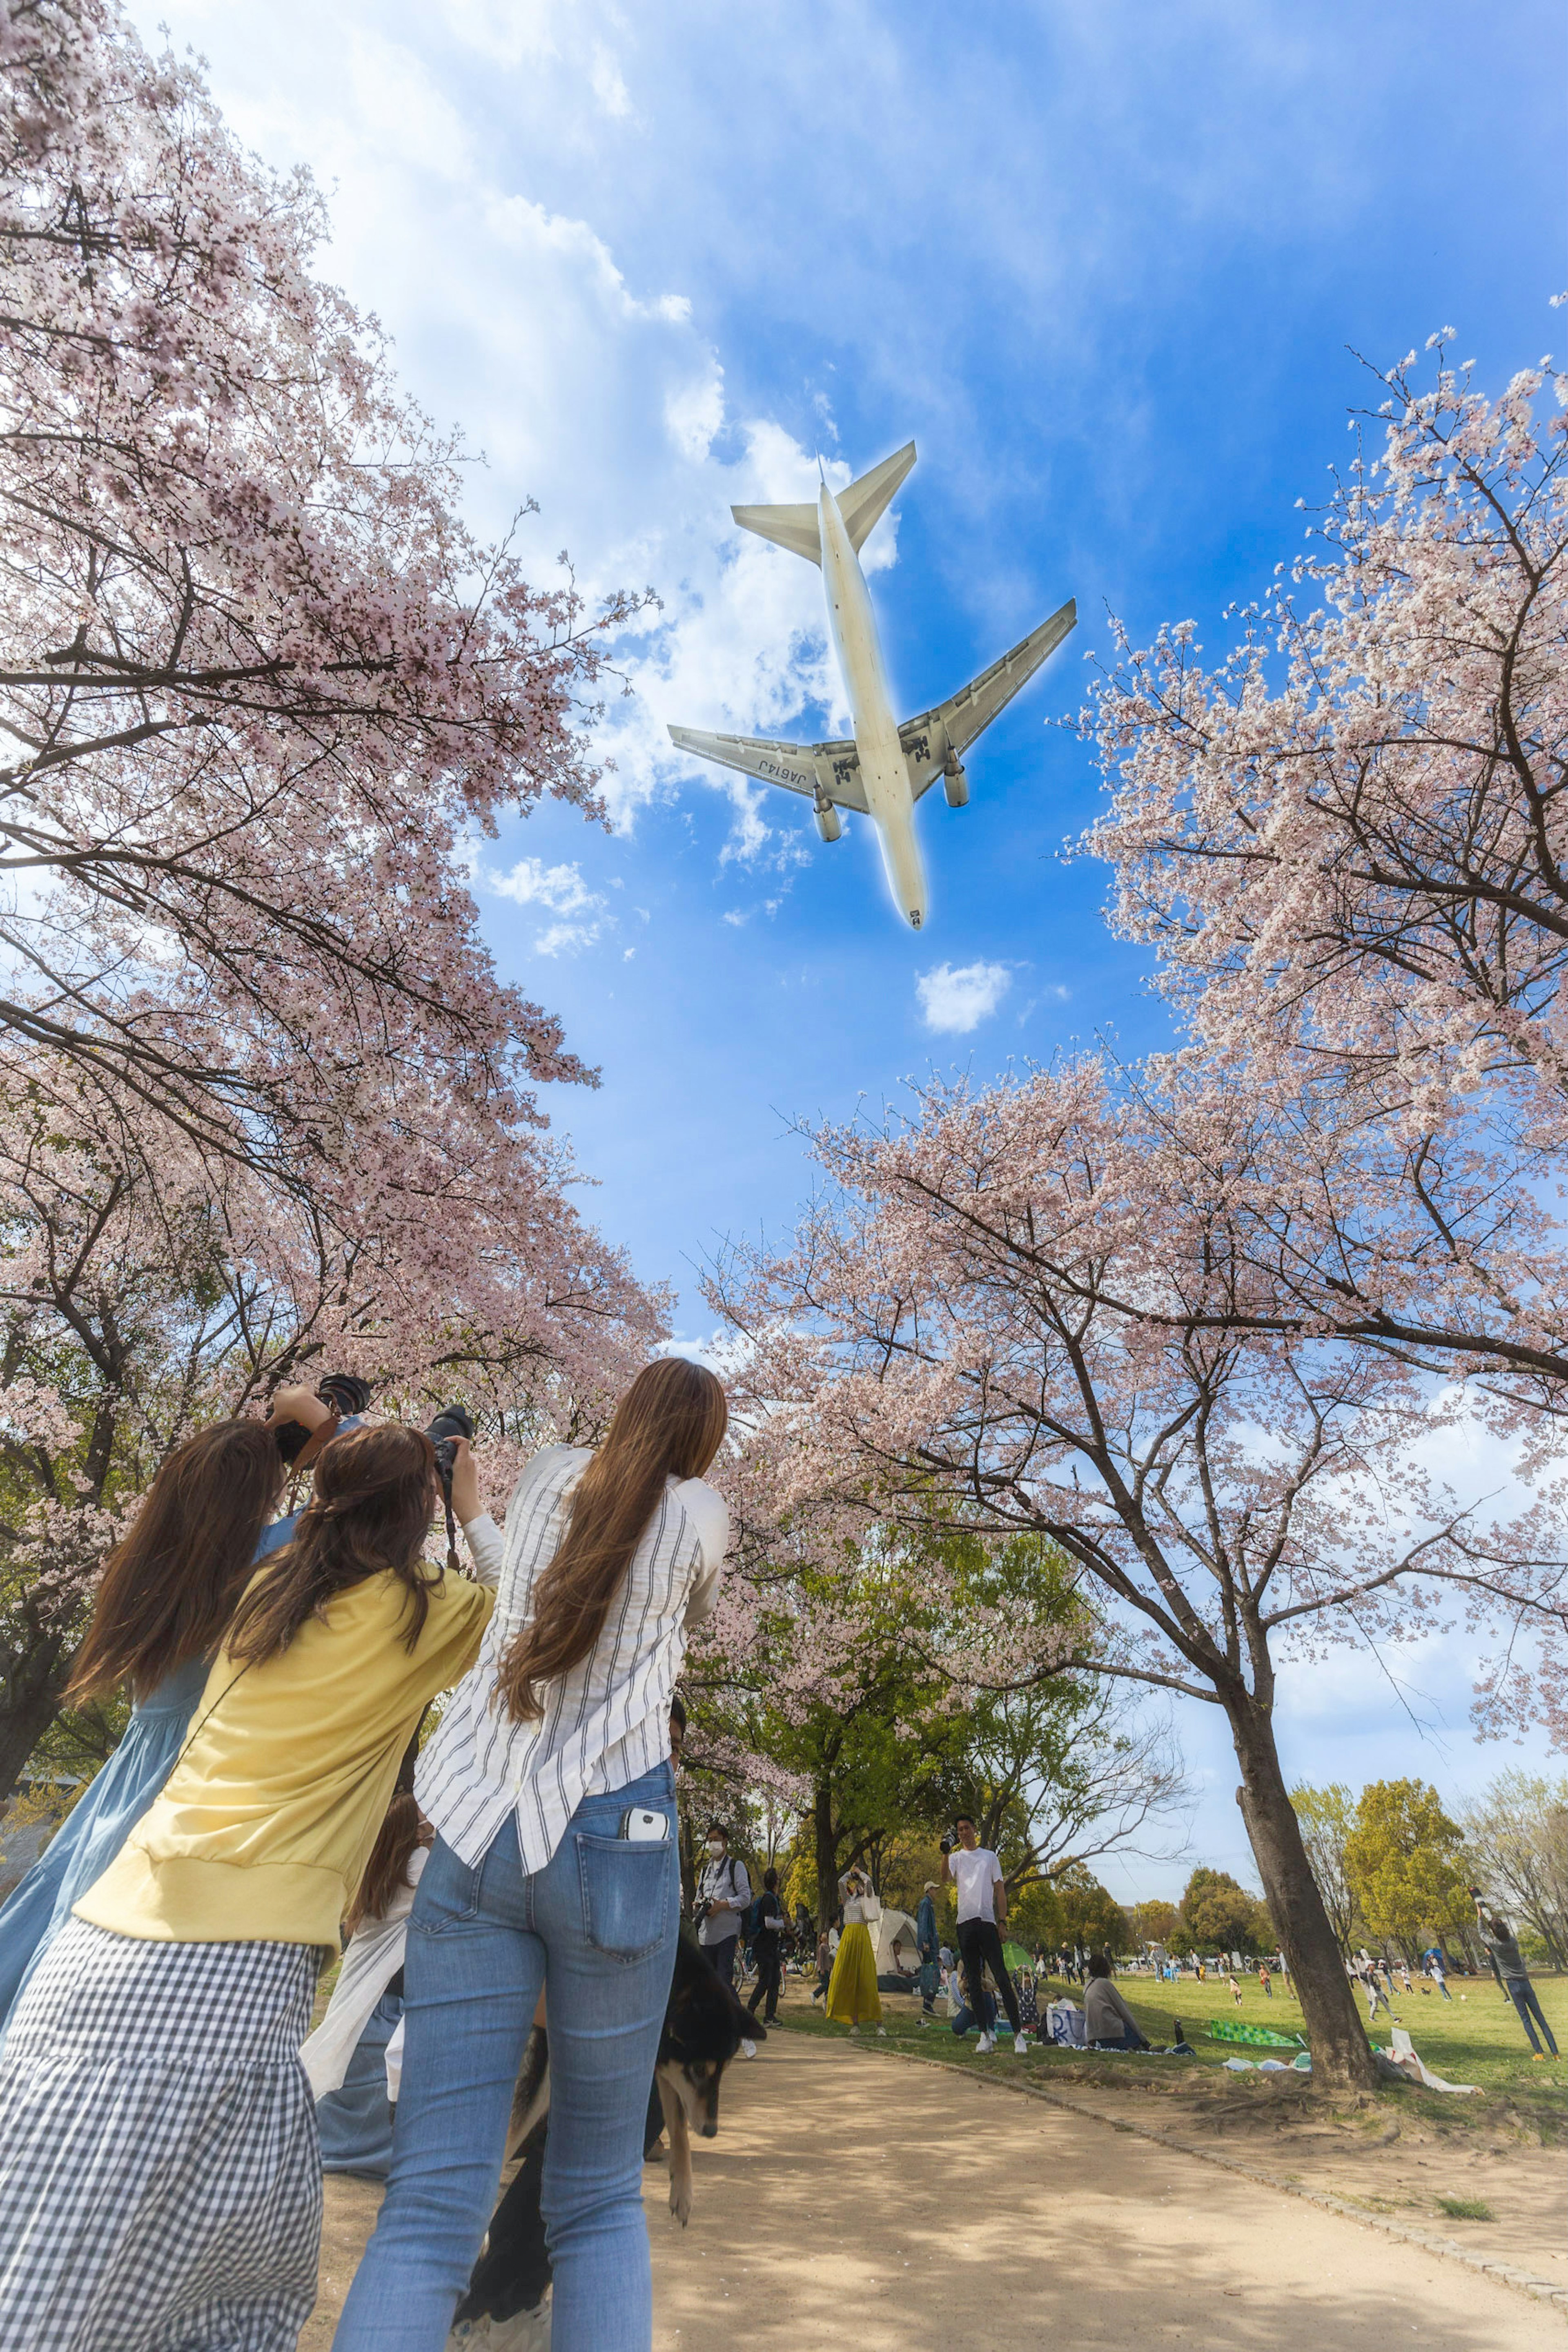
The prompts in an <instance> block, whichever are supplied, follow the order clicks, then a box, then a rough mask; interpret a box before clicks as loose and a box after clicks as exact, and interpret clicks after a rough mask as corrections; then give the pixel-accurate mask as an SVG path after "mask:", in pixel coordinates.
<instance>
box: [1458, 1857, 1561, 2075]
mask: <svg viewBox="0 0 1568 2352" xmlns="http://www.w3.org/2000/svg"><path fill="white" fill-rule="evenodd" d="M1470 1894H1471V1896H1472V1898H1473V1899H1474V1902H1475V1906H1476V1923H1477V1925H1478V1926H1479V1928H1480V1931H1481V1935H1482V1937H1483V1939H1484V1940H1485V1943H1486V1948H1487V1951H1488V1954H1489V1956H1490V1959H1491V1962H1492V1966H1493V1967H1494V1968H1495V1969H1496V1970H1497V1973H1498V1975H1499V1977H1500V1979H1501V1980H1502V1989H1503V1990H1504V1992H1506V1993H1507V1995H1508V1997H1509V1999H1510V2000H1511V2001H1512V2003H1513V2005H1514V2008H1515V2010H1516V2011H1518V2014H1519V2021H1520V2023H1521V2025H1522V2026H1523V2028H1524V2030H1525V2032H1526V2033H1527V2034H1528V2035H1529V2037H1530V2054H1531V2058H1533V2059H1535V2060H1537V2061H1538V2062H1539V2063H1542V2064H1544V2063H1545V2062H1546V2059H1547V2056H1548V2054H1550V2055H1551V2056H1552V2057H1553V2058H1555V2057H1556V2055H1557V2043H1556V2040H1555V2038H1554V2037H1553V2034H1552V2028H1551V2027H1550V2026H1549V2025H1548V2024H1547V2022H1546V2016H1545V2012H1544V2011H1543V2010H1542V2006H1541V1997H1540V1995H1539V1994H1538V1993H1537V1991H1536V1990H1535V1987H1534V1986H1533V1985H1532V1984H1531V1981H1530V1970H1529V1969H1527V1968H1526V1966H1525V1964H1524V1956H1523V1954H1522V1953H1521V1950H1520V1948H1519V1938H1518V1937H1517V1936H1516V1935H1515V1934H1514V1932H1513V1930H1512V1928H1511V1927H1510V1926H1509V1924H1508V1921H1507V1920H1506V1919H1504V1918H1501V1917H1500V1916H1499V1915H1498V1914H1497V1913H1496V1912H1495V1911H1494V1912H1492V1913H1491V1914H1490V1916H1489V1915H1488V1913H1487V1912H1485V1911H1484V1910H1483V1909H1482V1908H1481V1898H1480V1895H1479V1891H1478V1889H1477V1888H1475V1887H1473V1886H1472V1887H1471V1889H1470ZM1538 2025H1539V2026H1540V2028H1541V2031H1542V2033H1543V2034H1544V2035H1545V2037H1546V2048H1545V2049H1544V2050H1542V2046H1541V2042H1540V2040H1539V2039H1538V2037H1537V2034H1536V2031H1535V2029H1536V2027H1537V2026H1538Z"/></svg>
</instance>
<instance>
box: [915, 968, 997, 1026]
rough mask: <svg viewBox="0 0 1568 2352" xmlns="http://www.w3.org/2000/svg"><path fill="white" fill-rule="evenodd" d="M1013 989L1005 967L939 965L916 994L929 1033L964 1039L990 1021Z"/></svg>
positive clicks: (924, 975)
mask: <svg viewBox="0 0 1568 2352" xmlns="http://www.w3.org/2000/svg"><path fill="white" fill-rule="evenodd" d="M1011 986H1012V974H1011V972H1010V971H1009V970H1008V968H1007V965H1006V964H1005V963H963V964H950V963H939V964H938V965H937V966H936V970H935V971H927V972H923V973H922V975H921V977H920V978H919V979H918V980H917V981H916V982H915V994H916V996H917V997H918V998H919V999H920V1011H921V1015H922V1018H923V1019H924V1021H925V1026H926V1027H927V1029H935V1030H936V1031H937V1032H938V1034H942V1035H944V1036H951V1037H962V1036H967V1034H968V1032H969V1031H970V1030H971V1029H977V1028H978V1027H979V1025H980V1024H981V1022H982V1021H987V1020H988V1019H989V1018H990V1016H991V1014H992V1013H994V1012H995V1011H996V1009H997V1007H998V1004H999V1003H1001V1001H1002V999H1003V997H1004V996H1005V995H1006V994H1007V992H1008V991H1009V988H1010V987H1011Z"/></svg>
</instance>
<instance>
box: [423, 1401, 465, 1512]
mask: <svg viewBox="0 0 1568 2352" xmlns="http://www.w3.org/2000/svg"><path fill="white" fill-rule="evenodd" d="M424 1433H425V1435H426V1437H428V1438H429V1440H430V1442H431V1444H432V1445H433V1446H434V1448H435V1467H436V1470H437V1472H438V1474H439V1475H440V1478H441V1485H442V1491H443V1492H444V1495H445V1496H446V1501H447V1506H448V1507H450V1506H451V1502H452V1473H453V1470H454V1469H455V1466H456V1462H457V1440H458V1439H459V1438H460V1437H465V1438H466V1439H467V1440H468V1442H469V1444H473V1442H474V1423H473V1421H472V1419H471V1418H470V1416H469V1413H468V1412H467V1409H466V1407H465V1406H464V1405H460V1404H445V1405H443V1406H442V1408H441V1411H440V1412H438V1413H437V1414H436V1416H435V1418H434V1421H427V1422H426V1423H425V1424H424Z"/></svg>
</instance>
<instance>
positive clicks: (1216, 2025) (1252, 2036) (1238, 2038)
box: [1203, 2017, 1307, 2050]
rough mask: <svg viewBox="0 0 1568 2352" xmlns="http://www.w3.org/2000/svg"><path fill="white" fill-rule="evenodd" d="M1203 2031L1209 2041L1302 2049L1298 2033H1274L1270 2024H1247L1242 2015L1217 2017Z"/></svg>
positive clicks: (1283, 2048) (1254, 2047)
mask: <svg viewBox="0 0 1568 2352" xmlns="http://www.w3.org/2000/svg"><path fill="white" fill-rule="evenodd" d="M1203 2030H1204V2032H1205V2033H1207V2036H1208V2039H1209V2040H1210V2041H1211V2042H1247V2043H1249V2045H1250V2047H1252V2048H1253V2049H1258V2050H1304V2049H1305V2048H1306V2046H1307V2045H1306V2042H1305V2041H1304V2039H1303V2038H1302V2036H1301V2034H1299V2033H1276V2032H1274V2029H1273V2027H1272V2026H1270V2025H1249V2023H1248V2021H1247V2020H1246V2019H1245V2018H1242V2017H1217V2018H1216V2019H1215V2021H1214V2022H1213V2024H1212V2025H1206V2026H1205V2027H1204V2029H1203Z"/></svg>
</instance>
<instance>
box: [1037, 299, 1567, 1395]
mask: <svg viewBox="0 0 1568 2352" xmlns="http://www.w3.org/2000/svg"><path fill="white" fill-rule="evenodd" d="M1449 341H1451V337H1450V336H1449V334H1448V331H1445V333H1444V335H1443V336H1440V337H1434V338H1433V339H1432V343H1431V345H1430V346H1429V348H1430V349H1431V350H1432V351H1433V352H1435V359H1434V361H1433V364H1432V373H1431V376H1430V379H1429V380H1428V379H1427V378H1426V377H1425V376H1423V375H1422V374H1421V373H1420V371H1419V369H1418V367H1417V363H1416V355H1415V354H1414V353H1411V354H1410V355H1408V356H1407V358H1406V360H1405V361H1404V362H1401V363H1400V364H1399V365H1398V366H1396V367H1395V368H1392V369H1389V370H1387V371H1385V372H1382V373H1377V374H1376V383H1377V386H1378V391H1379V393H1380V394H1382V395H1383V397H1382V399H1381V403H1380V405H1379V407H1378V410H1377V413H1376V415H1375V416H1374V417H1372V418H1370V419H1365V418H1363V419H1357V420H1353V421H1354V422H1356V423H1357V425H1358V430H1359V433H1360V435H1361V436H1362V437H1360V438H1358V442H1357V454H1356V455H1355V456H1354V458H1353V460H1352V461H1351V463H1350V464H1349V466H1348V467H1347V468H1346V469H1345V471H1344V472H1343V475H1341V476H1339V477H1337V478H1336V479H1335V481H1334V484H1333V492H1332V496H1331V498H1330V500H1329V502H1328V504H1327V506H1326V508H1324V509H1322V510H1321V511H1320V512H1319V513H1318V514H1317V515H1316V517H1315V518H1314V520H1313V522H1312V527H1311V529H1310V530H1309V549H1308V551H1307V552H1306V553H1304V554H1303V556H1302V557H1301V560H1300V561H1299V562H1297V563H1296V564H1295V565H1294V566H1293V567H1292V568H1291V572H1290V575H1289V576H1288V577H1287V576H1286V575H1285V574H1284V572H1283V571H1281V573H1280V575H1279V576H1277V578H1276V580H1275V582H1274V583H1273V585H1272V587H1271V588H1270V591H1269V592H1268V593H1267V594H1266V595H1265V596H1264V597H1263V598H1262V600H1261V601H1260V603H1259V604H1255V605H1252V606H1249V607H1247V608H1246V609H1245V610H1244V611H1243V612H1242V613H1241V614H1239V616H1238V627H1237V632H1236V637H1235V642H1234V644H1233V645H1232V646H1231V647H1230V649H1229V650H1228V652H1226V653H1225V654H1223V655H1222V656H1221V657H1220V658H1219V660H1218V662H1216V663H1213V664H1211V665H1207V666H1206V665H1205V663H1204V662H1203V660H1202V659H1201V651H1202V649H1201V647H1200V646H1198V645H1197V632H1196V629H1195V627H1194V625H1192V624H1191V623H1186V624H1183V625H1180V626H1176V627H1172V628H1169V629H1166V630H1165V631H1163V632H1162V633H1161V635H1159V637H1158V638H1157V640H1156V642H1155V645H1154V646H1152V647H1151V648H1149V649H1147V650H1145V651H1134V649H1133V648H1132V647H1131V646H1129V645H1128V644H1127V642H1126V640H1125V639H1123V640H1122V643H1121V655H1120V659H1119V661H1118V664H1117V666H1116V667H1115V668H1114V669H1113V672H1112V673H1111V674H1110V675H1109V676H1108V677H1106V678H1105V679H1104V680H1103V684H1102V688H1101V691H1100V693H1099V696H1098V698H1097V702H1096V705H1095V707H1094V709H1092V711H1090V712H1087V713H1085V714H1084V720H1083V724H1084V727H1085V730H1086V731H1087V732H1088V733H1089V734H1090V735H1092V738H1093V739H1094V740H1095V741H1096V742H1097V745H1098V748H1099V751H1100V755H1101V759H1102V761H1103V767H1104V769H1105V772H1106V775H1107V778H1108V782H1109V783H1110V786H1111V797H1110V803H1109V807H1108V810H1107V813H1106V814H1105V815H1104V817H1103V819H1102V820H1101V822H1100V823H1099V824H1097V825H1095V826H1094V827H1093V828H1092V830H1091V832H1090V833H1089V834H1088V835H1087V836H1086V838H1085V844H1084V846H1085V847H1086V848H1087V849H1089V850H1091V851H1092V853H1093V854H1095V855H1097V856H1103V857H1105V858H1106V859H1108V860H1109V861H1110V862H1111V864H1112V866H1113V870H1114V893H1113V908H1112V913H1113V921H1114V922H1115V924H1116V926H1117V927H1118V928H1119V929H1121V930H1122V931H1123V932H1124V935H1127V936H1130V937H1133V938H1135V939H1138V940H1143V941H1145V942H1146V943H1148V944H1151V945H1153V946H1154V947H1155V949H1156V950H1157V952H1158V955H1159V959H1160V966H1159V969H1160V976H1161V983H1162V985H1163V986H1164V987H1165V988H1166V991H1167V992H1169V994H1170V996H1171V998H1172V1000H1173V1002H1174V1003H1176V1005H1177V1006H1178V1007H1179V1009H1180V1011H1181V1012H1182V1013H1183V1015H1184V1017H1185V1018H1186V1020H1187V1021H1188V1022H1189V1023H1190V1024H1191V1030H1192V1034H1194V1035H1195V1036H1196V1037H1197V1039H1198V1040H1199V1041H1200V1042H1201V1044H1202V1045H1203V1047H1204V1048H1205V1050H1206V1051H1207V1052H1208V1053H1209V1054H1212V1055H1216V1056H1218V1057H1219V1058H1220V1059H1221V1060H1222V1061H1223V1063H1224V1064H1225V1065H1226V1066H1228V1068H1231V1069H1233V1070H1235V1069H1242V1068H1244V1069H1245V1071H1246V1073H1247V1080H1248V1083H1249V1085H1250V1086H1251V1087H1254V1088H1256V1089H1258V1090H1259V1091H1260V1092H1265V1091H1266V1092H1267V1093H1269V1094H1270V1097H1272V1099H1273V1100H1274V1103H1275V1105H1276V1110H1277V1118H1278V1132H1279V1139H1280V1150H1279V1152H1278V1155H1277V1159H1278V1164H1277V1166H1276V1168H1275V1169H1274V1170H1273V1171H1271V1172H1270V1185H1271V1186H1272V1200H1273V1206H1272V1208H1271V1209H1270V1210H1268V1211H1266V1212H1263V1211H1262V1203H1263V1201H1264V1194H1265V1190H1266V1189H1267V1188H1265V1187H1261V1186H1260V1188H1259V1189H1258V1192H1257V1195H1256V1197H1257V1199H1258V1202H1259V1203H1260V1213H1264V1214H1266V1215H1267V1216H1268V1218H1269V1220H1270V1223H1271V1224H1272V1226H1273V1229H1274V1235H1275V1241H1274V1244H1273V1246H1274V1247H1275V1254H1276V1256H1277V1258H1278V1261H1279V1268H1280V1272H1281V1277H1282V1279H1283V1281H1284V1285H1285V1287H1286V1289H1287V1291H1288V1292H1289V1294H1290V1296H1291V1300H1292V1302H1293V1304H1294V1305H1295V1307H1298V1308H1299V1309H1300V1311H1301V1312H1302V1313H1303V1314H1305V1315H1308V1316H1313V1317H1316V1316H1322V1317H1323V1318H1328V1319H1330V1320H1332V1321H1333V1323H1334V1324H1335V1325H1336V1326H1337V1327H1338V1328H1340V1329H1342V1330H1343V1331H1344V1332H1345V1334H1346V1336H1359V1337H1360V1338H1362V1339H1364V1340H1365V1341H1366V1342H1367V1343H1368V1344H1370V1345H1373V1346H1375V1347H1395V1348H1397V1349H1406V1350H1410V1351H1412V1352H1413V1353H1415V1354H1416V1355H1419V1356H1420V1357H1421V1359H1422V1360H1424V1361H1426V1362H1427V1363H1428V1364H1429V1365H1436V1364H1437V1363H1439V1362H1443V1363H1445V1364H1446V1367H1447V1369H1448V1371H1449V1373H1450V1374H1451V1375H1453V1376H1457V1377H1462V1378H1469V1379H1475V1380H1480V1381H1485V1382H1486V1383H1487V1384H1488V1386H1489V1388H1490V1389H1492V1390H1493V1391H1498V1392H1501V1393H1505V1394H1507V1395H1508V1396H1510V1397H1511V1398H1512V1400H1513V1401H1514V1402H1515V1403H1516V1404H1517V1405H1518V1406H1519V1408H1520V1410H1521V1414H1522V1415H1523V1416H1524V1417H1525V1418H1529V1417H1531V1416H1534V1415H1538V1414H1539V1413H1541V1412H1549V1413H1552V1414H1554V1415H1555V1414H1558V1413H1560V1412H1562V1411H1563V1405H1564V1399H1565V1397H1568V1385H1565V1382H1568V1323H1565V1321H1564V1305H1565V1301H1568V1262H1565V1259H1564V1253H1563V1235H1562V1230H1561V1223H1560V1218H1559V1216H1558V1215H1557V1213H1555V1211H1556V1203H1557V1202H1558V1200H1559V1198H1560V1191H1561V1170H1562V1160H1563V1147H1564V1143H1565V1142H1568V1084H1565V1079H1568V1029H1565V1028H1564V1021H1565V1018H1568V1016H1565V1013H1564V996H1563V988H1562V980H1563V971H1564V964H1563V957H1564V953H1565V951H1568V896H1565V885H1564V879H1563V848H1564V838H1565V837H1564V835H1563V802H1562V787H1563V759H1564V753H1565V751H1568V689H1565V687H1564V679H1565V677H1568V663H1565V659H1564V656H1565V652H1568V474H1565V472H1564V464H1565V447H1564V435H1563V426H1564V420H1563V416H1562V415H1561V414H1557V413H1554V412H1556V411H1560V410H1561V409H1562V408H1563V404H1564V403H1565V401H1568V378H1564V377H1563V376H1562V375H1559V374H1554V373H1552V371H1551V363H1550V362H1548V361H1543V362H1542V363H1541V365H1540V366H1539V367H1537V368H1531V369H1526V370H1524V371H1522V372H1521V373H1519V374H1518V375H1516V376H1515V378H1514V379H1513V381H1512V383H1511V384H1510V385H1509V387H1508V389H1507V391H1506V392H1505V394H1503V395H1502V397H1501V398H1500V399H1499V400H1497V401H1495V402H1490V403H1489V402H1488V401H1487V400H1486V399H1484V398H1483V397H1482V396H1481V394H1479V392H1477V391H1476V390H1475V389H1474V387H1473V385H1472V383H1471V380H1470V374H1469V370H1468V368H1457V367H1455V366H1454V365H1452V364H1451V363H1450V361H1449V358H1448V344H1449ZM1369 428H1370V429H1369ZM1287 1228H1288V1233H1287Z"/></svg>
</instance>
